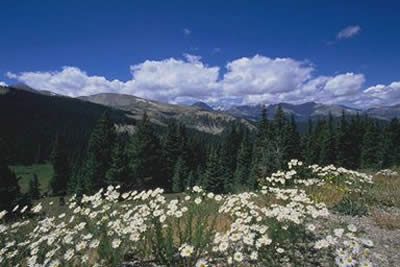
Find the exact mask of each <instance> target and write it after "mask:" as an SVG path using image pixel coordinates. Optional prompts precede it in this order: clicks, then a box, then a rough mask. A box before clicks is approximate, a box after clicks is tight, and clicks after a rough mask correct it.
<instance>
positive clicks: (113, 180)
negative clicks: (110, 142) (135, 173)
mask: <svg viewBox="0 0 400 267" xmlns="http://www.w3.org/2000/svg"><path fill="white" fill-rule="evenodd" d="M125 148H126V144H125V143H124V142H123V141H121V140H120V139H117V140H116V142H115V143H114V147H113V150H112V156H111V165H110V168H109V169H108V170H107V172H106V177H105V182H106V184H107V185H121V186H122V188H123V189H124V190H127V189H129V187H130V184H129V181H130V179H129V178H130V177H129V176H130V175H131V170H130V169H129V157H128V154H127V151H126V149H125Z"/></svg>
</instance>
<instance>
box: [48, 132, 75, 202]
mask: <svg viewBox="0 0 400 267" xmlns="http://www.w3.org/2000/svg"><path fill="white" fill-rule="evenodd" d="M51 163H52V165H53V170H54V173H53V177H52V178H51V180H50V187H51V190H52V194H53V195H56V196H58V195H65V194H66V192H67V185H68V181H69V178H70V176H71V169H70V166H69V161H68V154H67V151H66V145H65V143H64V138H63V137H61V136H59V135H57V136H56V140H55V142H54V146H53V152H52V154H51Z"/></svg>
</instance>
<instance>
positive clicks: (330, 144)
mask: <svg viewBox="0 0 400 267" xmlns="http://www.w3.org/2000/svg"><path fill="white" fill-rule="evenodd" d="M321 141H322V143H321V155H320V164H321V165H329V164H334V163H335V160H336V142H335V132H334V125H333V116H332V114H331V113H329V118H328V121H327V123H326V126H325V129H324V130H323V132H322V136H321Z"/></svg>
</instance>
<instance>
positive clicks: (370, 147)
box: [361, 119, 379, 168]
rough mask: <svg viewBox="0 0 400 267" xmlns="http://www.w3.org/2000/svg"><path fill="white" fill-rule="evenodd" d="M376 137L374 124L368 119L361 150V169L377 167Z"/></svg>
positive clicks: (377, 133) (376, 131)
mask: <svg viewBox="0 0 400 267" xmlns="http://www.w3.org/2000/svg"><path fill="white" fill-rule="evenodd" d="M378 137H379V132H378V129H377V125H376V122H375V121H374V120H372V119H370V120H369V121H368V122H367V129H366V132H365V134H364V138H363V142H362V150H361V167H362V168H377V167H378V157H377V151H378V145H379V144H378V142H377V141H378Z"/></svg>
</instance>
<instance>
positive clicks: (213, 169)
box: [204, 148, 225, 193]
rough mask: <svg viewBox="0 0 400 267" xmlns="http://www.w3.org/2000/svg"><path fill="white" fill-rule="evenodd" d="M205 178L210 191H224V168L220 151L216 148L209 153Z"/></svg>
mask: <svg viewBox="0 0 400 267" xmlns="http://www.w3.org/2000/svg"><path fill="white" fill-rule="evenodd" d="M204 179H205V181H206V182H207V190H208V191H210V192H214V193H223V192H224V190H225V188H224V170H223V169H222V166H221V161H220V158H219V155H218V151H217V150H216V149H215V148H214V149H212V150H211V151H210V153H209V155H208V159H207V163H206V170H205V173H204Z"/></svg>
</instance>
